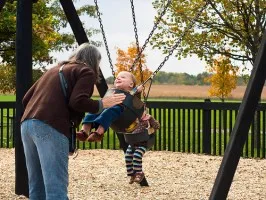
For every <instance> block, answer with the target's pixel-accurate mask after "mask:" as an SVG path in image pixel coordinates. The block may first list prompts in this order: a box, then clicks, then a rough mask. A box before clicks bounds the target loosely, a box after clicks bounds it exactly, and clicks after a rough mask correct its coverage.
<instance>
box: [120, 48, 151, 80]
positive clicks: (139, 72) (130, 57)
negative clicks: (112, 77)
mask: <svg viewBox="0 0 266 200" xmlns="http://www.w3.org/2000/svg"><path fill="white" fill-rule="evenodd" d="M116 53H117V58H116V64H115V66H116V74H118V73H119V72H120V71H132V73H133V74H134V75H135V77H136V79H137V84H140V83H141V81H145V80H146V79H147V78H149V77H150V75H151V74H152V72H151V71H150V70H149V69H148V67H147V66H146V58H145V57H146V56H145V54H142V55H141V56H140V57H141V58H140V59H139V60H140V61H138V62H136V63H135V65H134V66H133V63H134V62H135V59H136V57H137V55H138V49H137V47H136V45H135V44H131V45H130V46H129V47H128V48H127V50H126V51H124V50H122V49H119V48H117V52H116ZM142 76H143V80H142Z"/></svg>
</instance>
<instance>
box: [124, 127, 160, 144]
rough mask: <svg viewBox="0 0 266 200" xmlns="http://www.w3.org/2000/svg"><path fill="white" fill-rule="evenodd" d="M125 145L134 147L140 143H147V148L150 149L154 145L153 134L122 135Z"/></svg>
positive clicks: (145, 132) (146, 132)
mask: <svg viewBox="0 0 266 200" xmlns="http://www.w3.org/2000/svg"><path fill="white" fill-rule="evenodd" d="M123 134H124V138H125V141H126V143H128V144H130V145H134V144H137V143H141V142H147V148H148V149H150V148H151V147H152V146H153V145H154V143H155V134H154V133H153V134H148V131H147V130H146V131H144V132H141V133H123Z"/></svg>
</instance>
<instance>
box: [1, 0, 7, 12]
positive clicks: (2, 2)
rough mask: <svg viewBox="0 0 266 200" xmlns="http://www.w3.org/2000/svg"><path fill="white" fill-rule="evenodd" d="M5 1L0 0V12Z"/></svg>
mask: <svg viewBox="0 0 266 200" xmlns="http://www.w3.org/2000/svg"><path fill="white" fill-rule="evenodd" d="M5 3H6V0H1V1H0V12H1V10H2V9H3V7H4V5H5Z"/></svg>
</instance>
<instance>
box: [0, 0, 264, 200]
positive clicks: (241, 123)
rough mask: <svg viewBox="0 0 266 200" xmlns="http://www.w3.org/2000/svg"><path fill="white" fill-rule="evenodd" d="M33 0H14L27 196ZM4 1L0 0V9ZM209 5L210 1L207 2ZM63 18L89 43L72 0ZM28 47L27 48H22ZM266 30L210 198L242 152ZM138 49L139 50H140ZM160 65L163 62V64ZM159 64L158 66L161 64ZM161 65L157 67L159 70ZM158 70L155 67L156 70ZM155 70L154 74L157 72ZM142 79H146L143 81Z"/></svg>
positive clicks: (260, 80)
mask: <svg viewBox="0 0 266 200" xmlns="http://www.w3.org/2000/svg"><path fill="white" fill-rule="evenodd" d="M36 1H37V0H35V1H28V0H19V1H17V36H16V37H17V38H16V59H17V64H16V70H17V79H16V82H17V86H16V91H17V93H16V102H17V103H16V132H15V134H16V137H15V138H16V140H15V146H16V148H15V161H16V166H15V172H16V173H15V174H16V185H15V193H16V194H18V195H25V196H28V184H27V170H26V165H25V158H24V151H23V146H22V142H21V136H20V117H21V114H22V111H23V108H22V104H21V101H22V98H23V96H24V94H25V93H26V91H27V90H28V89H29V87H30V85H31V80H32V54H31V52H32V24H31V21H32V16H31V15H32V3H33V2H36ZM5 2H6V1H5V0H4V1H1V3H0V11H1V9H2V8H3V6H4V3H5ZM207 2H208V3H209V4H210V5H212V4H213V3H212V2H211V1H207ZM60 3H61V5H62V7H63V9H64V12H65V14H66V17H67V19H68V21H69V23H70V26H71V28H72V30H73V33H74V35H75V37H76V40H77V42H78V44H82V43H84V42H88V38H87V36H86V33H85V31H84V29H83V27H82V23H81V21H80V19H79V17H78V15H77V12H76V10H75V7H74V5H73V2H72V1H71V0H60ZM25 47H27V48H25ZM265 48H266V31H265V32H264V35H263V38H262V41H261V46H260V49H259V52H258V54H257V57H256V60H255V64H254V68H253V70H252V73H251V77H250V81H249V83H248V86H247V89H246V92H245V95H244V98H243V101H242V104H241V106H240V110H239V113H238V116H237V120H236V124H235V126H234V129H233V131H232V133H231V137H230V141H229V144H228V146H227V148H226V151H225V155H224V157H223V160H222V163H221V166H220V169H219V171H218V174H217V177H216V180H215V183H214V186H213V189H212V192H211V195H210V199H212V200H214V199H215V200H217V199H226V197H227V195H228V192H229V189H230V186H231V183H232V180H233V176H234V173H235V170H236V168H237V165H238V162H239V159H240V155H241V151H242V149H243V146H244V143H245V141H246V139H247V136H248V131H249V127H250V124H251V121H252V116H254V114H255V110H256V107H257V105H258V102H259V99H260V95H261V93H262V89H263V85H264V83H265V79H266V68H265V65H266V49H265ZM140 52H141V51H140ZM167 59H168V57H166V58H165V60H167ZM162 65H163V64H162ZM160 66H161V65H160ZM160 66H159V67H158V69H159V70H160ZM155 72H156V73H157V70H156V71H155ZM156 73H155V74H156ZM144 82H145V81H144ZM107 88H108V87H107V84H106V82H105V80H104V78H102V82H101V83H99V84H97V89H98V91H99V93H100V95H101V96H103V95H104V94H105V92H106V90H107Z"/></svg>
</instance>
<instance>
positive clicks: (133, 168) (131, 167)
mask: <svg viewBox="0 0 266 200" xmlns="http://www.w3.org/2000/svg"><path fill="white" fill-rule="evenodd" d="M146 150H147V149H146V148H145V147H143V146H138V147H135V148H134V149H133V148H132V147H131V146H130V145H128V148H127V150H126V154H125V160H126V167H127V175H128V176H133V175H134V174H135V173H137V172H142V157H143V155H144V154H145V152H146Z"/></svg>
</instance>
